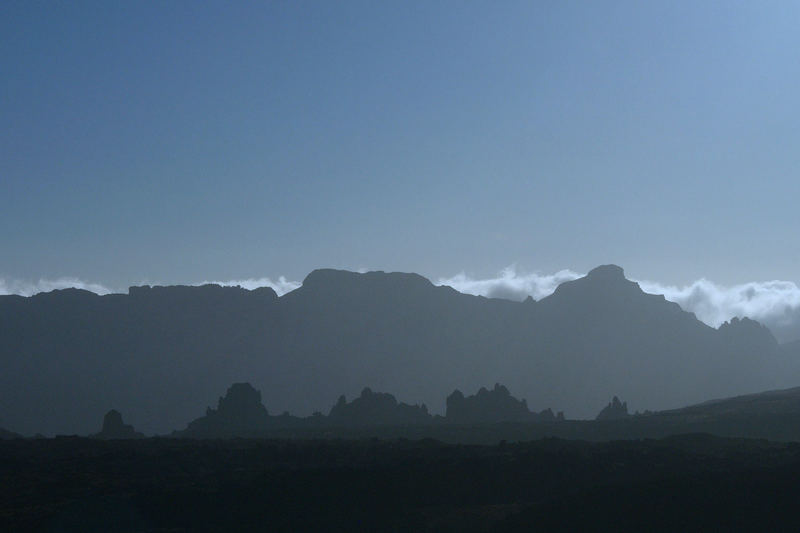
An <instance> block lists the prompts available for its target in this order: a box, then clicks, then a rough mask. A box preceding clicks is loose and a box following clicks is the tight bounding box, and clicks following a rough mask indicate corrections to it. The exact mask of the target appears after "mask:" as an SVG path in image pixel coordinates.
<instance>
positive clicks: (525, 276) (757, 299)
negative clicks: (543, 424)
mask: <svg viewBox="0 0 800 533" xmlns="http://www.w3.org/2000/svg"><path fill="white" fill-rule="evenodd" d="M581 276H583V274H580V273H578V272H574V271H572V270H561V271H558V272H556V273H554V274H539V273H521V272H518V271H517V269H516V268H515V267H513V266H511V267H508V268H505V269H503V270H502V271H501V272H500V273H498V275H497V276H495V277H492V278H483V279H478V278H473V277H470V276H468V275H466V274H465V273H463V272H462V273H460V274H457V275H456V276H453V277H451V278H439V279H438V280H436V281H435V282H434V283H435V284H436V285H449V286H451V287H453V288H454V289H456V290H457V291H460V292H463V293H467V294H475V295H480V296H486V297H489V298H505V299H508V300H517V301H522V300H524V299H525V298H527V297H528V296H532V297H533V298H534V299H535V300H540V299H542V298H544V297H545V296H548V295H550V294H552V293H553V291H555V289H556V287H558V285H560V284H561V283H564V282H565V281H571V280H574V279H577V278H579V277H581ZM206 283H216V284H219V285H223V286H226V287H232V286H240V287H242V288H245V289H248V290H253V289H256V288H259V287H272V289H274V290H275V292H276V293H278V295H279V296H282V295H284V294H286V293H287V292H290V291H293V290H295V289H297V288H298V287H300V285H301V283H300V282H299V281H291V280H287V279H286V278H285V277H284V276H280V277H278V278H277V280H273V279H272V278H266V277H265V278H251V279H240V280H228V281H204V282H202V283H196V284H195V285H203V284H206ZM638 283H639V285H640V286H641V288H642V290H643V291H645V292H648V293H651V294H663V295H664V297H665V298H666V299H667V300H670V301H672V302H675V303H677V304H678V305H680V306H681V307H682V308H683V309H685V310H686V311H690V312H693V313H694V314H695V315H696V316H697V318H698V319H700V320H702V321H703V322H705V323H706V324H708V325H710V326H713V327H718V326H719V325H720V324H722V323H723V322H725V321H726V320H730V319H731V318H733V317H745V316H747V317H750V318H752V319H754V320H758V321H759V322H761V323H763V324H765V325H766V326H768V327H769V328H770V329H771V330H772V332H773V333H774V334H775V336H776V337H777V338H778V339H779V340H781V341H783V342H786V341H791V340H797V339H800V287H798V285H797V284H796V283H793V282H791V281H754V282H750V283H743V284H741V285H733V286H725V285H719V284H716V283H714V282H712V281H709V280H707V279H700V280H698V281H695V282H694V283H692V284H690V285H686V286H683V287H677V286H672V285H663V284H661V283H658V282H653V281H638ZM69 287H75V288H79V289H85V290H88V291H91V292H94V293H97V294H109V293H111V292H114V291H113V290H112V289H109V288H108V287H106V286H104V285H101V284H99V283H90V282H86V281H83V280H80V279H77V278H58V279H53V280H50V279H40V280H39V281H35V282H32V281H19V280H8V279H3V278H0V295H4V294H19V295H22V296H31V295H34V294H37V293H40V292H49V291H52V290H55V289H66V288H69ZM123 292H124V291H123Z"/></svg>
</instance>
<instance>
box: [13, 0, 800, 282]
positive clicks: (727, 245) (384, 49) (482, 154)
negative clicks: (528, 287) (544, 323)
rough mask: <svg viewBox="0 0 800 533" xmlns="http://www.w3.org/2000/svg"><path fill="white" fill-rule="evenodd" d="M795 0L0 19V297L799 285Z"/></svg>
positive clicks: (266, 7) (18, 7) (86, 7)
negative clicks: (459, 284) (641, 282)
mask: <svg viewBox="0 0 800 533" xmlns="http://www.w3.org/2000/svg"><path fill="white" fill-rule="evenodd" d="M799 27H800V3H797V2H727V1H726V2H630V3H627V2H621V3H615V2H561V1H554V2H544V1H542V2H528V1H526V2H510V1H508V2H506V1H504V2H491V3H490V2H392V3H390V2H350V1H346V2H316V3H305V2H293V1H292V2H289V1H282V2H259V3H252V4H250V3H236V5H235V6H232V5H231V3H228V2H216V3H215V2H212V3H203V4H202V5H201V3H199V2H197V3H195V2H185V3H182V2H164V3H155V2H147V3H146V2H97V3H90V2H41V3H39V2H3V3H2V5H0V124H2V127H1V128H0V277H6V278H12V279H37V278H40V277H45V278H56V277H63V276H74V277H79V278H81V279H86V280H91V281H93V282H97V283H103V284H105V285H107V286H111V287H125V286H127V285H129V284H134V283H139V282H142V281H148V280H149V281H157V282H160V283H180V282H184V283H191V282H197V281H200V280H207V279H242V278H248V277H260V276H271V277H277V276H279V275H285V276H287V277H288V278H289V279H302V278H303V277H304V276H305V275H306V274H307V273H308V272H309V271H311V270H312V269H314V268H318V267H337V268H348V269H358V268H369V269H381V270H400V271H415V272H419V273H422V274H424V275H426V276H429V277H431V278H436V277H440V276H450V275H454V274H456V273H457V272H460V271H466V272H468V273H470V274H471V275H474V276H488V275H492V274H494V273H496V272H497V271H499V270H500V269H502V268H503V267H505V266H507V265H509V264H512V263H516V264H517V265H519V266H520V267H523V268H526V269H528V270H534V269H535V270H538V271H542V272H555V271H556V270H560V269H563V268H570V269H574V270H576V271H579V272H585V271H587V270H588V269H590V268H591V267H593V266H596V265H598V264H602V263H608V262H614V263H617V264H620V265H622V266H624V267H625V269H626V272H627V273H628V275H629V276H631V277H634V278H638V279H653V280H658V281H660V282H663V283H676V284H677V283H689V282H690V281H692V280H695V279H697V278H700V277H703V276H705V277H708V278H711V279H713V280H715V281H716V282H720V283H742V282H746V281H751V280H769V279H783V280H791V281H800V272H798V265H800V236H798V229H800V208H799V207H798V198H800V172H799V171H800V100H799V99H798V94H800V31H798V28H799Z"/></svg>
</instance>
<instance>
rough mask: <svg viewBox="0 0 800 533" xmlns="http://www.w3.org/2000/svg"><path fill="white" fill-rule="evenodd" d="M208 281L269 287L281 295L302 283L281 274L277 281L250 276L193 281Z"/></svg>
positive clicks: (226, 285)
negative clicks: (248, 277)
mask: <svg viewBox="0 0 800 533" xmlns="http://www.w3.org/2000/svg"><path fill="white" fill-rule="evenodd" d="M209 283H212V284H214V285H222V286H223V287H241V288H243V289H247V290H249V291H252V290H253V289H258V288H260V287H271V288H272V290H274V291H275V292H276V293H278V296H283V295H284V294H286V293H287V292H291V291H293V290H295V289H297V288H298V287H300V285H302V283H300V282H299V281H290V280H287V279H286V278H285V277H283V276H280V277H279V278H278V279H277V281H273V280H272V279H270V278H250V279H236V280H229V281H204V282H202V283H195V284H194V285H207V284H209Z"/></svg>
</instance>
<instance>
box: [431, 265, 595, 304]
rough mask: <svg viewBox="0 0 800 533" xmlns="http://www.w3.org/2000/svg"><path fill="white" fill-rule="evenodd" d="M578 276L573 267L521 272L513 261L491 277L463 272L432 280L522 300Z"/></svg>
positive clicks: (540, 295) (544, 293)
mask: <svg viewBox="0 0 800 533" xmlns="http://www.w3.org/2000/svg"><path fill="white" fill-rule="evenodd" d="M581 276H582V274H578V273H577V272H573V271H572V270H560V271H558V272H556V273H555V274H537V273H532V274H520V273H518V272H517V269H516V267H515V266H513V265H512V266H510V267H507V268H504V269H503V270H502V271H501V272H500V273H499V274H498V276H497V277H494V278H486V279H473V278H470V277H469V276H467V275H466V274H465V273H463V272H462V273H460V274H457V275H455V276H453V277H452V278H439V279H438V280H437V281H436V282H435V284H436V285H448V286H450V287H453V288H454V289H455V290H457V291H458V292H463V293H466V294H474V295H476V296H486V297H487V298H504V299H506V300H517V301H520V302H521V301H522V300H524V299H525V298H527V297H528V296H532V297H533V299H534V300H540V299H542V298H544V297H545V296H547V295H549V294H552V293H553V291H555V290H556V287H558V286H559V285H560V284H562V283H564V282H565V281H572V280H574V279H577V278H579V277H581Z"/></svg>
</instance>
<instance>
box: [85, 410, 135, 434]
mask: <svg viewBox="0 0 800 533" xmlns="http://www.w3.org/2000/svg"><path fill="white" fill-rule="evenodd" d="M92 437H94V438H96V439H107V440H110V439H141V438H143V437H144V435H143V434H142V433H139V432H138V431H136V430H135V429H134V428H133V426H132V425H130V424H126V423H125V422H123V421H122V414H121V413H120V412H119V411H117V410H116V409H112V410H110V411H109V412H107V413H106V414H105V416H104V417H103V427H102V428H101V429H100V433H95V434H94V435H92Z"/></svg>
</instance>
